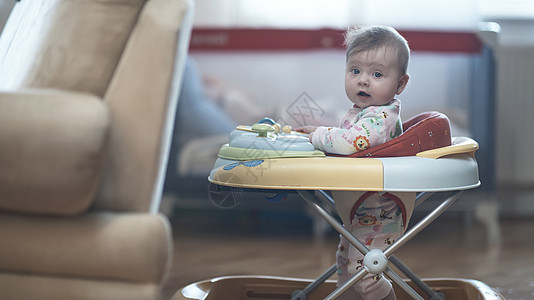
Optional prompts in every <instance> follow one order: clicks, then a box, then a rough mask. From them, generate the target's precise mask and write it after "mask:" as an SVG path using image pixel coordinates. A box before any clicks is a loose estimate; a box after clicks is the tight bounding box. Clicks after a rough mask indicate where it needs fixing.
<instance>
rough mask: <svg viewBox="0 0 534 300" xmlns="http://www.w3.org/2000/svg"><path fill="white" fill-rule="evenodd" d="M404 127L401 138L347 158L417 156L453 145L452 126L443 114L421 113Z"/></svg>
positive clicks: (405, 123)
mask: <svg viewBox="0 0 534 300" xmlns="http://www.w3.org/2000/svg"><path fill="white" fill-rule="evenodd" d="M402 125H403V128H404V132H403V133H402V134H401V135H400V136H398V137H396V138H394V139H392V140H390V141H388V142H386V143H384V144H381V145H378V146H375V147H372V148H369V149H367V150H365V151H361V152H356V153H354V154H351V155H347V157H398V156H415V155H416V154H417V153H419V152H422V151H426V150H430V149H435V148H440V147H445V146H450V145H451V143H452V139H451V124H450V122H449V118H447V116H446V115H444V114H442V113H439V112H425V113H421V114H419V115H416V116H414V117H412V118H411V119H409V120H408V121H406V122H404V123H403V124H402Z"/></svg>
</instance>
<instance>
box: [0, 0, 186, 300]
mask: <svg viewBox="0 0 534 300" xmlns="http://www.w3.org/2000/svg"><path fill="white" fill-rule="evenodd" d="M191 23H192V3H191V2H189V1H183V0H106V1H99V0H85V1H73V0H29V1H28V0H22V1H20V2H18V3H17V4H16V6H15V8H14V9H13V11H12V13H11V16H10V18H9V20H8V22H7V24H6V26H5V28H4V31H3V34H2V37H1V39H0V240H1V241H2V242H1V243H2V246H1V247H0V295H1V296H0V298H2V299H159V298H161V296H162V288H161V285H162V283H163V281H164V280H165V277H166V276H167V273H168V271H169V269H170V266H171V259H172V235H171V229H170V226H169V224H168V220H167V219H166V218H165V217H164V216H163V215H161V214H159V213H158V209H159V202H160V197H161V190H162V185H163V179H164V178H163V177H164V174H165V166H166V163H167V156H168V149H169V144H170V136H171V131H172V122H173V120H174V114H175V108H176V103H177V99H178V94H179V90H180V84H181V80H182V73H183V66H184V63H185V58H186V55H187V48H188V44H189V36H190V31H191Z"/></svg>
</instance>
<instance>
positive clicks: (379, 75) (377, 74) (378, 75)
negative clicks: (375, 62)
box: [373, 72, 382, 78]
mask: <svg viewBox="0 0 534 300" xmlns="http://www.w3.org/2000/svg"><path fill="white" fill-rule="evenodd" d="M373 76H374V77H376V78H380V77H382V73H380V72H374V73H373Z"/></svg>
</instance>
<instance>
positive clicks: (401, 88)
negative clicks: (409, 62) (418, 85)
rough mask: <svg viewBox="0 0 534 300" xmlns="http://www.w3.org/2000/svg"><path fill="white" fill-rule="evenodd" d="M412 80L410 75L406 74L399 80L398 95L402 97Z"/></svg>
mask: <svg viewBox="0 0 534 300" xmlns="http://www.w3.org/2000/svg"><path fill="white" fill-rule="evenodd" d="M408 80H410V75H408V74H404V75H402V76H401V77H400V79H399V85H398V86H397V95H400V94H401V93H402V91H404V88H406V85H407V84H408Z"/></svg>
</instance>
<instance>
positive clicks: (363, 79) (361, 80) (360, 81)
mask: <svg viewBox="0 0 534 300" xmlns="http://www.w3.org/2000/svg"><path fill="white" fill-rule="evenodd" d="M358 86H369V78H367V77H366V76H361V77H360V78H359V79H358Z"/></svg>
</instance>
